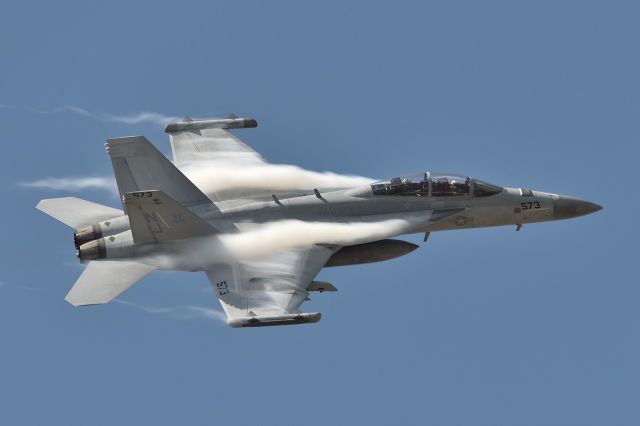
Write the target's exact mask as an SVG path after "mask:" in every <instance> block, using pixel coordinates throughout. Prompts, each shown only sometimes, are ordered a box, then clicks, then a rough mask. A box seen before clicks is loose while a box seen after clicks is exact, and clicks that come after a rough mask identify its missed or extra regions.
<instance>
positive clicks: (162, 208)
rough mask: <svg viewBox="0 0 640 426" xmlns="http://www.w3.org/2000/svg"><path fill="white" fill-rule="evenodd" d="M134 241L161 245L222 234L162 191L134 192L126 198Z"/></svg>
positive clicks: (127, 194) (125, 196)
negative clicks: (165, 242)
mask: <svg viewBox="0 0 640 426" xmlns="http://www.w3.org/2000/svg"><path fill="white" fill-rule="evenodd" d="M123 199H124V204H125V206H126V209H127V212H128V213H129V223H130V224H131V233H132V234H133V241H134V242H136V243H138V244H143V243H160V242H164V241H173V240H181V239H185V238H195V237H204V236H207V235H212V234H216V233H218V230H216V229H215V228H214V227H213V226H211V225H209V223H208V222H207V221H205V220H204V219H202V218H200V217H198V216H196V215H195V214H194V213H193V212H191V211H190V210H189V209H187V208H186V207H183V206H182V205H180V204H178V202H177V201H175V200H174V199H172V198H171V197H169V196H168V195H167V194H165V193H164V192H162V191H143V192H130V193H126V194H124V196H123Z"/></svg>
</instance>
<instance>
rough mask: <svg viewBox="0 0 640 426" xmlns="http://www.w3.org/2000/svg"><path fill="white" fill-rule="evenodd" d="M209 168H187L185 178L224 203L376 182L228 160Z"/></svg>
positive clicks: (363, 178)
mask: <svg viewBox="0 0 640 426" xmlns="http://www.w3.org/2000/svg"><path fill="white" fill-rule="evenodd" d="M225 159H227V161H226V162H224V163H223V162H222V161H216V162H215V163H212V164H211V165H210V166H207V165H206V162H205V164H203V165H200V166H197V167H186V168H184V169H183V172H184V174H185V175H186V176H187V177H188V178H189V179H190V180H192V181H193V182H194V183H195V184H196V185H197V186H198V187H199V188H200V190H202V192H204V193H205V194H214V195H215V196H216V197H217V198H219V199H221V200H225V199H230V198H234V197H235V196H238V194H243V195H248V196H251V195H254V194H262V195H264V193H265V192H266V193H278V192H286V191H294V190H301V189H314V188H354V187H358V186H364V185H367V184H369V183H371V182H373V179H371V178H367V177H362V176H349V175H340V174H337V173H332V172H314V171H310V170H305V169H303V168H301V167H298V166H292V165H287V164H268V163H260V164H246V163H244V164H243V163H239V162H235V161H234V159H233V158H229V156H228V155H227V156H226V157H225Z"/></svg>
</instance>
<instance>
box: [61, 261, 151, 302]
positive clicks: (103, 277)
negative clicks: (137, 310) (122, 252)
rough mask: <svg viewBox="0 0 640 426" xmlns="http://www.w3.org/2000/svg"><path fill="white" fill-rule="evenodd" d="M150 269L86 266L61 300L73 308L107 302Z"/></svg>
mask: <svg viewBox="0 0 640 426" xmlns="http://www.w3.org/2000/svg"><path fill="white" fill-rule="evenodd" d="M154 269H156V268H155V267H153V266H149V265H144V264H142V263H137V262H128V261H115V260H101V261H93V262H89V264H88V265H87V267H86V268H85V269H84V271H83V272H82V275H80V278H78V281H76V283H75V284H74V285H73V287H72V288H71V290H70V291H69V293H67V297H65V300H66V301H67V302H69V303H71V304H72V305H73V306H84V305H97V304H102V303H107V302H110V301H111V300H113V299H114V298H116V297H118V296H119V295H120V294H122V293H123V292H125V291H126V290H128V289H129V288H130V287H131V286H132V285H134V284H135V283H137V282H138V281H140V280H141V279H142V278H143V277H144V276H146V275H147V274H149V273H150V272H151V271H153V270H154Z"/></svg>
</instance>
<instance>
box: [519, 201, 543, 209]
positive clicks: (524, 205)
mask: <svg viewBox="0 0 640 426" xmlns="http://www.w3.org/2000/svg"><path fill="white" fill-rule="evenodd" d="M520 207H522V210H531V209H539V208H540V203H539V202H538V201H527V202H526V203H520Z"/></svg>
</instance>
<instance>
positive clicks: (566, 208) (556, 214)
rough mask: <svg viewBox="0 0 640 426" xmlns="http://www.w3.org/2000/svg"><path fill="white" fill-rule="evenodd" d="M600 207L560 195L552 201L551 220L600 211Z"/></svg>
mask: <svg viewBox="0 0 640 426" xmlns="http://www.w3.org/2000/svg"><path fill="white" fill-rule="evenodd" d="M601 209H602V206H599V205H597V204H595V203H591V202H589V201H585V200H581V199H579V198H575V197H568V196H566V195H560V196H559V197H558V199H557V200H554V201H553V218H554V219H569V218H572V217H578V216H584V215H586V214H590V213H594V212H597V211H598V210H601Z"/></svg>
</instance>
